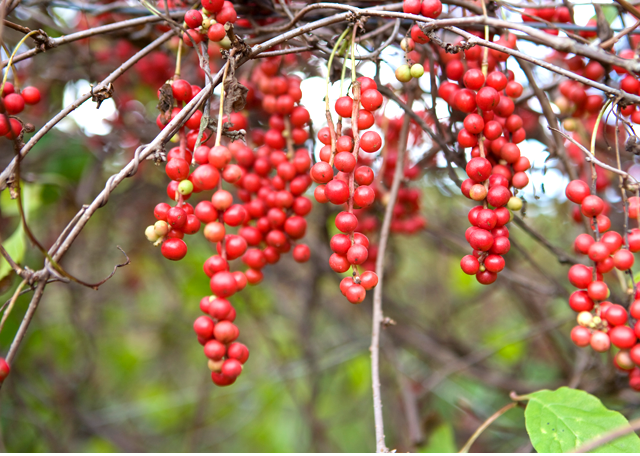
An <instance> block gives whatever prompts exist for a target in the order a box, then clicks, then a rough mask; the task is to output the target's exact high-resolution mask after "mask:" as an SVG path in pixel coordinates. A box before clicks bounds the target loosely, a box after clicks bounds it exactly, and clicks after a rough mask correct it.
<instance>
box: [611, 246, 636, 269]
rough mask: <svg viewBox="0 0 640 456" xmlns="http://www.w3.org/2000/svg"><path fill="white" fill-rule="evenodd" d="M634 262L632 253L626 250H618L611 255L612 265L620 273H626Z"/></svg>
mask: <svg viewBox="0 0 640 456" xmlns="http://www.w3.org/2000/svg"><path fill="white" fill-rule="evenodd" d="M634 261H635V258H634V256H633V253H631V252H630V251H629V250H626V249H623V250H618V251H617V252H616V253H615V254H614V255H613V264H614V266H615V267H616V269H619V270H621V271H626V270H627V269H631V267H632V266H633V263H634Z"/></svg>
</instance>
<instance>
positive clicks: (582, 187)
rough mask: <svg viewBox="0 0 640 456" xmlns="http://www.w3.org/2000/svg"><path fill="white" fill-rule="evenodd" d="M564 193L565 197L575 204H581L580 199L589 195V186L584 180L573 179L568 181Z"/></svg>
mask: <svg viewBox="0 0 640 456" xmlns="http://www.w3.org/2000/svg"><path fill="white" fill-rule="evenodd" d="M565 195H567V199H569V201H572V202H574V203H576V204H582V201H583V200H584V199H585V198H586V197H587V196H589V195H591V190H589V186H588V185H587V183H586V182H584V181H581V180H574V181H571V182H569V184H568V185H567V188H566V190H565Z"/></svg>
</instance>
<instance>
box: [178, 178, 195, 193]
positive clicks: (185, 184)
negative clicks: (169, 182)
mask: <svg viewBox="0 0 640 456" xmlns="http://www.w3.org/2000/svg"><path fill="white" fill-rule="evenodd" d="M178 192H179V193H180V194H181V195H190V194H191V192H193V184H192V183H191V181H190V180H183V181H181V182H180V183H179V184H178Z"/></svg>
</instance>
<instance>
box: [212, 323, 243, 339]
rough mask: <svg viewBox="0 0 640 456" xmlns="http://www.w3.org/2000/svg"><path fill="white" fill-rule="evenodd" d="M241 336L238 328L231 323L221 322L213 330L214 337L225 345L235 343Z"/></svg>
mask: <svg viewBox="0 0 640 456" xmlns="http://www.w3.org/2000/svg"><path fill="white" fill-rule="evenodd" d="M239 335H240V331H239V330H238V327H237V326H236V325H234V324H233V323H231V322H229V321H221V322H220V323H218V324H217V325H215V327H214V328H213V336H214V337H215V338H216V340H219V341H220V342H222V343H223V344H228V343H231V342H233V341H234V340H236V339H237V338H238V336H239Z"/></svg>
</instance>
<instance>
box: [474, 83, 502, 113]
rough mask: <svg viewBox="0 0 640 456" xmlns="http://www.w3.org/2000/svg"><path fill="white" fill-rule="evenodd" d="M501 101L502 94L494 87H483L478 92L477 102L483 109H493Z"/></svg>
mask: <svg viewBox="0 0 640 456" xmlns="http://www.w3.org/2000/svg"><path fill="white" fill-rule="evenodd" d="M499 102H500V94H499V93H498V91H497V90H495V89H494V88H492V87H483V88H482V89H480V90H479V91H478V93H477V94H476V103H477V105H478V108H479V109H482V110H483V111H493V109H494V108H495V107H496V106H498V103H499Z"/></svg>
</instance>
